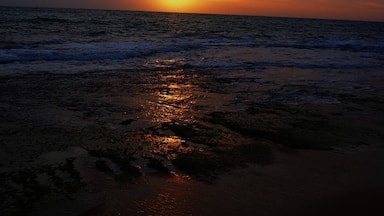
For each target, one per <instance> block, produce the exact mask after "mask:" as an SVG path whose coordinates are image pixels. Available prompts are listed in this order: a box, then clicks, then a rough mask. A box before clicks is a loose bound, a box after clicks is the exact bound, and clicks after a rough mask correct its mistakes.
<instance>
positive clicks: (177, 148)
mask: <svg viewBox="0 0 384 216" xmlns="http://www.w3.org/2000/svg"><path fill="white" fill-rule="evenodd" d="M377 70H379V69H377ZM373 71H375V70H373ZM373 71H371V72H370V71H367V72H365V73H362V72H361V71H359V70H349V71H345V72H344V73H342V72H339V73H333V72H332V73H330V72H329V73H328V72H327V71H324V72H323V73H318V72H317V73H312V72H311V71H310V70H292V69H285V70H272V69H270V70H265V71H263V72H262V73H249V72H246V71H215V70H212V71H209V72H207V71H204V72H199V71H188V70H185V71H183V70H170V69H167V70H163V71H157V72H153V71H140V72H135V71H110V72H98V73H82V74H67V75H63V74H51V73H47V74H36V75H34V74H29V75H9V76H2V77H0V90H1V92H2V93H1V94H0V99H1V102H0V111H1V114H0V118H1V123H0V141H1V149H0V156H1V157H0V158H1V159H0V169H1V179H0V181H1V182H0V183H1V186H0V190H1V194H2V195H1V197H0V198H1V201H2V202H1V203H2V204H1V209H2V210H1V214H2V215H15V214H31V215H52V214H55V215H118V214H120V215H237V214H242V215H307V214H311V215H314V214H318V215H320V214H321V215H323V214H327V215H340V214H344V213H348V214H349V215H354V214H366V213H373V212H374V211H373V210H376V211H375V212H377V211H378V212H381V213H383V211H382V209H380V206H379V204H380V200H381V201H382V200H383V196H382V194H383V192H384V190H383V189H384V188H383V187H384V186H383V184H382V182H384V171H383V170H384V169H383V168H384V163H383V162H384V161H383V160H384V159H383V158H384V157H383V156H384V148H383V144H384V142H383V140H384V137H383V135H382V131H384V115H383V114H384V112H383V110H384V100H383V98H384V97H383V95H384V94H383V93H384V89H383V85H382V84H383V83H384V79H383V76H382V75H380V74H378V73H375V72H373ZM372 215H373V214H372Z"/></svg>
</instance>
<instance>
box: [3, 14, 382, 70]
mask: <svg viewBox="0 0 384 216" xmlns="http://www.w3.org/2000/svg"><path fill="white" fill-rule="evenodd" d="M270 68H275V69H281V68H294V69H296V68H297V69H310V70H312V71H316V70H319V71H320V70H322V71H324V70H328V71H335V72H337V71H341V70H345V69H360V70H361V71H362V72H364V71H367V70H369V71H376V72H380V71H381V72H382V69H383V68H384V23H382V22H359V21H338V20H319V19H295V18H272V17H256V16H228V15H203V14H179V13H150V12H131V11H107V10H83V9H77V10H75V9H49V8H11V7H1V8H0V75H9V74H24V73H46V72H48V73H80V72H98V71H111V70H120V71H121V70H122V71H125V70H126V71H133V72H138V73H139V72H140V71H142V70H146V71H148V70H149V71H151V70H154V71H156V70H167V69H181V70H184V69H188V70H195V71H200V72H202V73H203V72H204V71H208V70H212V69H214V70H216V71H220V70H221V71H228V70H229V71H234V70H243V71H247V72H251V73H253V72H262V71H263V70H266V69H270Z"/></svg>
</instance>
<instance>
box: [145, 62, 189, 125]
mask: <svg viewBox="0 0 384 216" xmlns="http://www.w3.org/2000/svg"><path fill="white" fill-rule="evenodd" d="M185 80H186V79H185V75H184V71H183V70H181V69H180V70H170V71H167V72H164V73H160V74H158V81H159V82H160V83H159V84H158V86H157V87H156V90H155V91H154V93H153V96H154V100H148V101H147V105H146V107H147V109H148V110H147V111H148V112H147V117H149V118H150V119H151V122H152V123H154V124H158V125H159V124H162V123H164V122H174V121H186V122H190V121H192V119H193V118H194V116H193V115H192V113H191V112H192V106H193V104H195V103H196V101H195V99H194V98H195V97H193V93H192V89H193V88H194V86H193V85H191V84H189V83H184V82H185Z"/></svg>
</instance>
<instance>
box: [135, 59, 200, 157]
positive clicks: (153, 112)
mask: <svg viewBox="0 0 384 216" xmlns="http://www.w3.org/2000/svg"><path fill="white" fill-rule="evenodd" d="M176 61H177V60H174V61H173V60H167V61H166V63H167V64H168V63H169V62H176ZM159 62H161V61H159ZM160 68H162V67H160ZM149 79H150V80H152V81H151V85H148V87H149V88H150V89H149V91H148V92H149V95H147V100H146V101H145V104H143V106H142V107H143V109H144V111H145V118H146V119H148V121H149V122H150V124H151V125H153V126H154V127H155V128H156V130H157V131H156V132H154V131H149V134H148V135H147V136H145V140H146V141H148V143H150V151H151V154H153V155H158V156H161V157H163V158H166V159H167V160H172V159H175V158H176V156H177V155H178V154H180V153H186V152H189V151H191V150H192V147H190V146H189V145H188V144H187V140H185V138H183V137H180V136H177V134H174V133H173V132H172V131H169V130H168V129H167V128H166V126H164V125H166V124H168V123H177V124H178V123H181V124H184V123H190V122H193V121H195V118H196V112H197V110H196V109H195V108H194V106H195V104H196V103H197V102H196V98H198V97H197V96H196V94H197V93H196V91H199V89H198V88H199V87H198V86H196V85H194V84H193V82H192V81H191V74H187V73H186V72H185V71H184V70H182V69H167V70H164V69H162V70H160V71H157V72H154V75H153V77H150V78H149Z"/></svg>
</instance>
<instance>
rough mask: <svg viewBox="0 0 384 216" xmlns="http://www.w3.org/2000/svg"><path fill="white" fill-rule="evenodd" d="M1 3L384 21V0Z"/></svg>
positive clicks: (2, 1)
mask: <svg viewBox="0 0 384 216" xmlns="http://www.w3.org/2000/svg"><path fill="white" fill-rule="evenodd" d="M0 5H2V6H33V7H35V6H37V7H65V8H98V9H119V10H140V11H167V12H188V13H189V12H192V13H215V14H216V13H218V14H241V15H257V16H283V17H286V16H287V17H310V18H333V19H353V20H375V21H384V0H66V1H63V0H0Z"/></svg>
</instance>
